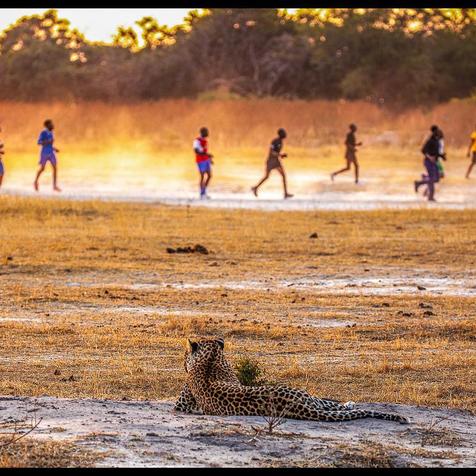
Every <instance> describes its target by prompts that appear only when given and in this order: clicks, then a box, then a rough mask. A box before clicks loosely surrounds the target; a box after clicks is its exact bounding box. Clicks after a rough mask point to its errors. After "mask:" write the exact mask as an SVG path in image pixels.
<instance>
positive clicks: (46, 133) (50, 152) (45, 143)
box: [33, 119, 61, 192]
mask: <svg viewBox="0 0 476 476" xmlns="http://www.w3.org/2000/svg"><path fill="white" fill-rule="evenodd" d="M44 126H45V128H44V129H43V130H42V131H41V134H40V137H39V138H38V145H41V153H40V161H39V162H38V164H39V166H40V168H39V169H38V172H37V173H36V177H35V182H34V183H33V186H34V187H35V190H36V191H37V192H38V190H39V188H38V180H39V178H40V175H41V174H42V173H43V172H44V170H45V167H46V164H47V162H49V163H50V164H51V167H52V168H53V190H54V191H55V192H61V189H60V188H59V187H58V184H57V174H58V165H57V160H56V154H57V153H58V152H59V150H58V149H57V148H56V147H54V146H53V143H54V141H55V138H54V135H53V129H54V128H55V126H54V124H53V121H52V120H51V119H47V120H46V121H45V122H44Z"/></svg>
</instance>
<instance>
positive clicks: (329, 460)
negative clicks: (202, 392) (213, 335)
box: [0, 397, 476, 467]
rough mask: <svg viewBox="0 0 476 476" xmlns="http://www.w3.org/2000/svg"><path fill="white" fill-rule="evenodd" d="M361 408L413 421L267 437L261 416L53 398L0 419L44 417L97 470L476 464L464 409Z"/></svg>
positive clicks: (10, 410) (49, 432)
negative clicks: (101, 454) (97, 455)
mask: <svg viewBox="0 0 476 476" xmlns="http://www.w3.org/2000/svg"><path fill="white" fill-rule="evenodd" d="M361 406H362V407H363V408H373V409H378V410H385V411H392V412H398V413H400V414H402V415H405V416H407V417H409V418H410V420H411V423H410V424H409V425H400V424H398V423H394V422H386V421H381V420H375V419H365V420H357V421H352V422H344V423H328V422H306V421H296V420H286V421H285V422H284V423H283V424H282V425H281V426H279V427H278V428H277V429H275V430H274V432H273V433H272V434H267V433H266V432H265V431H264V429H265V426H266V423H265V421H264V419H263V418H260V417H211V416H203V415H183V414H175V413H174V412H173V410H172V409H173V404H172V403H171V402H166V401H112V400H92V399H84V400H83V399H59V398H53V397H39V398H32V397H0V421H3V422H5V421H7V420H10V421H11V420H13V419H19V418H22V417H24V416H25V415H32V414H33V413H35V414H36V416H37V417H38V418H42V419H43V420H42V422H41V423H40V426H39V427H38V429H37V430H36V431H35V432H34V434H33V435H32V437H34V438H38V439H42V440H56V441H74V442H75V443H76V444H77V445H79V447H84V448H93V449H95V450H106V451H109V452H110V455H109V456H108V457H106V459H103V460H99V461H98V465H100V466H137V467H139V466H141V467H142V466H225V467H226V466H228V467H230V466H275V465H276V466H277V465H281V466H284V465H290V466H302V465H309V466H335V465H350V466H365V465H366V464H369V461H368V459H369V458H373V460H374V461H371V462H372V463H373V464H376V465H378V466H379V465H380V466H388V465H390V466H403V467H405V466H425V467H438V466H443V467H452V466H474V465H475V464H476V451H475V449H474V448H475V447H476V417H475V416H472V415H470V414H469V413H468V412H465V411H462V410H450V409H442V408H425V407H416V406H408V405H391V404H372V405H361ZM252 427H255V428H259V429H261V430H263V431H262V432H260V433H258V434H257V432H256V431H255V430H253V428H252ZM0 431H5V430H2V429H0ZM366 455H367V456H366ZM364 457H365V458H367V460H365V458H364ZM363 458H364V460H363Z"/></svg>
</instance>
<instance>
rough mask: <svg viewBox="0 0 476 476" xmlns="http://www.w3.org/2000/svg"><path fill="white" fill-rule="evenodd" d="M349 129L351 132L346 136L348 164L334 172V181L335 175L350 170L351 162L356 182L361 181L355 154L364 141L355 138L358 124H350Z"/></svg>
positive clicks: (332, 177)
mask: <svg viewBox="0 0 476 476" xmlns="http://www.w3.org/2000/svg"><path fill="white" fill-rule="evenodd" d="M349 129H350V132H349V133H348V134H347V136H346V138H345V160H347V165H346V167H344V168H343V169H340V170H338V171H337V172H334V173H332V174H331V180H332V181H334V177H335V176H336V175H339V174H341V173H342V172H347V171H348V170H350V166H351V164H354V172H355V183H359V163H358V162H357V156H356V155H355V153H356V152H357V147H359V146H361V145H362V142H357V139H356V138H355V133H356V131H357V126H356V125H355V124H350V126H349Z"/></svg>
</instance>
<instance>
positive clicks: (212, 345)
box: [185, 339, 225, 373]
mask: <svg viewBox="0 0 476 476" xmlns="http://www.w3.org/2000/svg"><path fill="white" fill-rule="evenodd" d="M187 343H188V345H187V349H186V351H185V371H186V372H187V373H189V372H191V371H192V370H193V369H194V367H195V366H196V365H197V364H198V363H202V362H204V361H207V360H210V359H215V358H216V356H217V355H218V354H219V353H223V349H224V347H225V342H224V341H223V339H210V340H202V341H199V342H197V341H191V340H190V339H188V340H187Z"/></svg>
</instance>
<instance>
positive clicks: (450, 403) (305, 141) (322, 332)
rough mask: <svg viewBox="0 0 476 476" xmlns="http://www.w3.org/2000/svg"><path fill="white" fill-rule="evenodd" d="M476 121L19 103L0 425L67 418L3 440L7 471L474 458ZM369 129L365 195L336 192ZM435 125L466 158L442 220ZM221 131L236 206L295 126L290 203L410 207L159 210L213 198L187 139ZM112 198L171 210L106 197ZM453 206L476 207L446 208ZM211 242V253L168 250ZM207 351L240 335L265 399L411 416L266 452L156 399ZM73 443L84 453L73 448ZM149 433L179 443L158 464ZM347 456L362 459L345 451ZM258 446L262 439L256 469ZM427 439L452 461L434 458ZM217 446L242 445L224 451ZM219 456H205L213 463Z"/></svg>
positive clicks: (446, 192)
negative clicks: (434, 169)
mask: <svg viewBox="0 0 476 476" xmlns="http://www.w3.org/2000/svg"><path fill="white" fill-rule="evenodd" d="M474 113H475V106H474V105H473V104H472V103H450V104H448V105H443V106H441V107H439V108H436V109H435V110H432V111H429V112H426V113H423V112H418V111H413V112H409V113H406V114H404V115H401V116H398V117H393V116H391V115H389V114H387V113H385V112H384V111H382V110H379V109H377V108H374V107H371V106H369V105H366V104H358V103H347V104H346V103H325V102H319V101H315V102H312V103H305V102H303V101H296V102H279V101H271V100H270V101H263V102H261V103H260V107H258V108H257V107H256V105H255V104H253V102H252V101H225V102H213V101H212V102H206V101H205V102H190V101H164V102H163V103H161V104H146V105H141V106H124V107H119V106H114V107H113V106H108V105H104V104H86V105H81V104H79V105H69V106H65V105H62V104H53V105H45V104H39V105H34V106H33V105H21V104H20V105H19V104H13V103H12V104H5V103H3V104H2V105H1V119H2V126H3V129H4V133H3V135H2V140H3V141H4V142H5V144H6V151H7V154H6V156H5V160H4V162H5V166H6V170H7V173H6V176H5V180H4V187H2V192H3V193H2V196H0V217H1V219H0V286H1V293H0V369H1V371H0V395H3V397H0V422H3V423H4V425H5V428H4V430H5V431H10V430H11V428H12V424H14V420H15V418H19V417H20V416H21V415H23V414H24V415H27V416H28V415H31V414H38V415H39V416H40V417H41V415H43V416H45V415H46V416H47V417H48V418H49V420H48V421H49V423H47V422H46V421H45V422H42V423H41V424H40V426H39V427H38V428H37V429H36V430H35V431H34V432H33V433H32V434H31V435H30V436H28V437H26V438H24V439H22V440H20V441H19V442H18V443H17V444H16V445H15V446H13V445H9V446H8V447H4V448H7V449H2V447H1V442H0V466H2V465H3V466H12V465H14V466H15V465H16V466H28V465H34V466H35V465H36V466H38V465H46V466H55V465H56V466H58V465H67V466H75V465H83V466H84V465H90V464H110V465H117V464H137V465H144V464H151V465H158V464H159V465H169V464H170V465H177V464H184V465H187V464H190V465H200V464H203V465H214V464H216V465H222V466H223V465H224V466H226V465H242V464H250V465H253V464H256V465H261V466H263V465H264V466H273V465H280V464H281V465H283V464H284V465H293V466H303V465H304V466H306V465H308V466H309V465H311V466H326V465H331V466H332V465H337V464H345V465H354V466H355V465H356V466H365V465H370V466H395V465H397V466H399V465H400V466H402V465H403V466H409V465H410V466H411V465H423V466H428V465H430V466H434V465H464V464H474V461H475V460H476V458H475V455H474V440H475V438H476V437H475V433H476V430H475V428H476V425H475V424H474V408H475V404H476V389H475V387H474V382H475V381H476V370H475V369H476V365H475V364H476V353H475V351H474V347H475V339H476V323H475V321H474V315H475V311H476V279H475V272H474V268H475V266H474V265H475V262H476V258H475V254H474V249H475V244H476V235H475V226H474V223H475V219H476V209H475V204H476V192H475V188H474V181H473V180H465V179H464V172H465V170H466V167H467V164H468V160H467V159H466V158H465V146H466V145H467V144H466V142H467V138H468V134H469V132H470V130H471V124H473V122H474V117H475V116H474ZM46 117H52V118H53V119H54V120H55V122H56V124H57V144H56V145H57V146H58V147H59V148H60V149H61V152H60V154H59V157H60V184H61V185H62V186H63V189H64V192H63V194H62V196H63V199H50V198H47V199H44V198H43V197H44V196H45V195H47V194H48V191H49V189H50V183H49V181H50V173H49V172H47V173H46V174H45V176H44V177H43V178H42V181H41V190H40V195H39V197H35V198H31V197H26V196H18V194H21V195H25V193H27V192H28V191H29V190H31V183H32V181H33V177H34V170H35V168H36V162H37V154H38V150H37V148H36V147H37V146H36V145H35V143H36V137H37V134H38V132H39V130H40V128H41V123H42V121H43V120H44V119H45V118H46ZM351 121H353V122H357V124H358V125H359V131H358V137H359V138H360V139H362V140H363V141H364V144H365V145H364V147H363V148H362V149H361V151H360V155H359V157H360V162H361V166H362V173H361V176H362V182H363V183H362V185H361V186H360V187H356V186H355V185H354V184H353V183H352V175H350V174H348V175H342V176H341V177H337V181H336V182H335V183H333V184H332V183H331V182H330V180H329V173H330V172H331V171H332V170H335V169H337V168H339V167H341V166H342V165H343V164H342V162H343V159H342V155H343V150H342V144H341V143H342V141H343V138H344V135H345V132H346V128H347V124H348V123H349V122H351ZM434 122H436V123H438V124H439V125H440V126H441V127H442V128H443V130H444V131H445V134H446V144H447V149H448V157H449V160H448V162H447V163H446V164H445V168H446V171H447V176H446V177H445V179H444V181H443V182H442V183H440V184H439V185H438V188H437V199H438V200H439V202H440V203H439V204H436V206H434V204H433V205H429V206H428V205H427V204H426V203H424V202H423V198H422V197H421V196H416V195H415V194H414V192H413V188H412V181H413V180H414V179H415V178H417V177H419V174H420V173H421V172H422V164H421V156H420V153H419V148H420V146H421V142H422V141H423V139H424V137H425V136H426V135H427V131H428V127H429V125H430V124H431V123H434ZM203 124H207V125H208V126H209V127H210V130H211V137H210V143H211V150H212V152H214V153H215V156H216V165H215V177H214V181H213V185H212V187H211V190H210V193H211V194H212V196H213V195H215V196H217V195H218V196H220V194H221V195H222V202H223V203H226V202H227V201H228V200H231V201H232V200H233V196H234V195H236V196H244V195H245V194H249V187H250V186H251V185H252V184H253V183H255V181H257V180H258V178H259V177H260V175H261V173H262V168H263V165H264V157H265V155H266V150H267V147H268V143H269V141H270V139H271V138H272V137H273V136H274V134H275V130H276V129H277V127H279V126H284V127H286V128H287V129H288V132H289V140H288V141H287V146H286V148H287V152H289V158H288V159H286V161H287V162H286V167H287V170H288V177H289V185H290V189H291V191H293V192H295V193H296V197H295V198H296V199H293V200H291V201H289V202H286V206H287V204H288V203H289V204H292V203H295V204H297V205H295V206H296V208H300V207H303V208H309V204H319V202H320V201H321V200H324V201H326V200H327V203H328V206H327V208H332V207H333V206H336V208H339V207H338V206H337V202H338V201H339V200H343V201H344V202H345V204H344V206H343V207H340V208H344V209H345V208H352V207H353V206H356V205H358V204H359V203H361V204H362V203H364V202H365V203H366V204H367V205H365V206H364V207H363V208H366V207H368V204H369V203H373V202H376V201H379V200H381V198H382V197H390V198H392V197H393V198H392V199H394V200H395V201H398V202H399V203H400V204H403V207H404V208H406V209H400V210H392V209H388V208H382V207H381V206H380V205H379V206H378V208H379V209H377V210H367V211H355V210H354V211H350V210H347V211H337V210H327V211H322V210H319V211H317V210H314V211H299V210H295V211H283V210H281V211H272V212H270V211H266V212H263V211H259V210H250V209H237V208H234V209H233V208H232V209H219V208H213V206H214V205H213V203H216V202H214V201H213V200H212V201H211V202H210V203H209V205H211V207H207V208H201V207H195V206H193V205H194V204H195V203H194V202H190V203H191V205H192V206H182V207H179V206H166V205H164V204H163V203H159V201H163V200H158V199H159V198H161V197H172V198H173V197H174V196H175V197H182V196H191V197H193V196H195V194H196V170H195V165H194V164H193V156H192V154H191V151H190V148H191V147H190V145H191V141H192V139H193V137H195V135H196V133H197V132H196V131H197V128H198V127H200V126H201V125H203ZM475 173H476V172H475ZM280 187H281V184H280V181H279V180H278V178H277V177H273V178H272V179H271V180H270V182H269V183H268V184H265V186H264V187H263V194H262V196H263V197H264V198H265V199H262V198H261V197H260V199H257V200H256V199H255V198H254V197H249V203H253V204H254V205H252V206H256V207H257V206H258V205H259V204H261V203H266V202H268V200H266V198H268V199H269V198H274V199H279V198H280V197H281V190H280ZM187 194H188V195H187ZM94 195H99V196H101V197H105V196H109V197H115V198H116V200H118V199H120V198H121V197H124V198H131V197H132V196H133V197H134V198H137V199H138V200H143V199H144V200H146V199H147V200H149V201H152V202H153V203H149V204H146V203H131V202H127V201H124V202H120V201H117V202H104V201H100V200H92V199H88V197H91V196H94ZM68 196H69V197H70V198H71V197H74V196H81V198H82V200H81V201H75V200H70V199H68ZM223 197H224V198H223ZM379 197H380V198H379ZM154 200H155V202H154ZM299 200H302V201H301V202H300V201H299ZM269 202H270V203H271V202H272V201H271V200H269ZM411 202H412V203H411ZM273 203H274V202H273ZM284 203H285V202H283V201H281V200H275V204H274V205H273V207H274V208H278V209H279V208H283V207H284ZM451 204H458V205H459V206H462V207H467V208H466V209H462V210H449V209H445V207H446V208H449V207H450V205H451ZM235 205H236V203H235ZM275 205H276V206H275ZM304 205H305V206H304ZM408 205H411V206H413V207H414V209H409V207H408ZM232 206H234V205H232ZM291 206H294V205H291ZM314 233H316V234H317V237H316V238H310V236H311V235H312V234H314ZM196 244H201V245H204V246H205V247H206V248H207V249H208V250H209V254H200V253H193V254H178V253H172V254H170V253H167V251H166V248H167V247H173V248H175V247H186V246H194V245H196ZM210 335H213V336H221V337H224V338H225V341H226V352H227V355H228V357H229V359H230V360H231V361H232V362H233V363H236V362H238V361H239V359H240V358H242V357H249V358H251V359H255V360H257V361H258V362H259V363H260V365H261V367H262V368H264V369H266V373H265V376H264V378H265V380H266V381H268V382H270V383H277V382H282V383H286V384H289V385H293V386H297V387H301V388H305V389H307V390H308V391H310V392H312V393H314V394H316V395H319V396H322V397H328V398H334V399H338V400H344V401H347V400H354V401H356V402H369V403H372V402H388V404H387V405H390V406H389V408H388V409H389V410H391V411H396V412H400V413H404V414H406V415H407V416H410V417H411V418H414V421H415V422H416V423H415V425H414V426H412V428H411V429H410V430H406V429H405V427H402V428H403V429H400V430H398V431H397V429H396V428H395V426H393V425H392V424H387V422H378V421H369V420H366V421H359V422H351V423H348V424H347V423H346V424H342V426H336V427H334V426H325V424H322V423H313V424H312V425H311V424H305V423H303V422H287V423H286V424H285V425H284V426H283V428H286V431H287V433H286V432H284V433H286V435H287V436H286V435H284V433H282V435H281V436H282V438H284V440H283V439H282V438H281V437H277V436H272V435H271V436H270V435H268V436H267V437H266V438H264V440H263V439H260V438H261V436H260V435H253V430H252V427H253V426H256V425H258V424H259V419H255V420H252V421H250V422H247V421H245V420H246V419H245V420H243V421H241V420H239V419H238V420H236V419H235V420H233V421H234V422H233V421H231V420H229V419H216V418H215V419H214V418H203V419H201V420H195V419H194V418H195V417H183V416H177V415H174V414H173V413H171V405H170V403H167V402H165V403H164V402H158V401H159V400H163V399H165V400H167V401H172V400H173V399H174V398H176V396H177V395H178V394H179V392H180V389H181V387H182V386H183V384H184V382H185V378H186V375H185V372H184V370H183V352H184V344H185V338H186V337H189V336H210ZM45 395H46V396H48V397H44V396H45ZM50 397H52V399H51V398H50ZM57 397H59V398H66V399H69V400H55V398H57ZM71 399H73V400H71ZM83 399H86V400H83ZM87 399H96V400H87ZM104 399H106V400H104ZM123 400H124V402H122V401H123ZM129 400H139V401H141V402H129ZM150 401H152V403H151V402H150ZM128 402H129V403H128ZM153 402H157V403H153ZM395 404H398V405H397V406H395ZM400 405H402V406H400ZM415 405H422V406H424V407H423V408H417V407H415ZM384 406H385V405H384ZM430 407H431V408H430ZM432 407H438V408H432ZM102 409H103V410H102ZM105 409H107V411H106V410H105ZM152 410H153V411H152ZM15 412H16V413H15ZM30 412H31V413H30ZM55 412H56V413H55ZM101 412H102V414H101ZM458 412H459V413H458ZM104 413H107V415H105V414H104ZM72 415H74V418H73V416H72ZM96 416H97V418H96ZM4 417H8V418H7V419H6V420H4ZM103 417H104V418H103ZM9 418H10V420H9ZM11 418H13V420H11ZM445 419H446V420H447V421H446V423H445V424H443V426H439V424H440V423H439V422H441V421H443V420H445ZM55 422H56V423H55ZM85 422H86V423H85ZM48 425H49V426H48ZM84 425H86V426H84ZM147 425H148V426H147ZM164 425H165V427H166V428H165V427H164ZM233 425H238V426H240V425H241V426H240V428H238V426H235V427H234V426H233ZM313 425H314V426H313ZM322 425H324V426H322ZM465 425H466V426H465ZM50 427H51V428H50ZM192 427H193V430H190V434H188V433H187V431H189V429H190V428H192ZM48 428H49V429H48ZM164 428H165V429H164ZM233 428H235V429H236V432H237V433H236V432H235V433H236V434H235V433H233V432H234V431H235V430H233ZM78 429H81V431H82V432H83V433H82V434H81V447H80V450H79V449H78V448H79V447H77V446H75V445H74V444H73V443H74V441H75V440H74V438H77V437H78V431H77V430H78ZM159 429H160V431H159ZM73 430H74V431H73ZM238 430H239V431H238ZM453 430H454V431H455V432H456V433H454V434H453V433H452V432H453ZM84 431H86V433H84ZM184 431H185V433H183V432H184ZM323 431H324V432H326V434H327V436H331V435H333V438H334V440H332V441H331V440H329V441H327V440H325V438H324V439H323V433H322V432H323ZM465 431H466V433H467V434H466V433H465ZM2 432H3V427H2ZM230 432H231V433H230ZM250 432H251V433H250ZM303 432H304V433H303ZM306 432H307V433H306ZM384 432H386V433H384ZM405 432H407V433H405ZM154 434H155V435H156V436H154ZM48 435H49V436H48ZM51 435H53V437H52V436H51ZM118 435H120V436H118ZM147 435H149V436H147ZM157 435H158V436H157ZM230 435H232V436H230ZM233 435H235V436H233ZM236 435H238V436H236ZM240 435H241V436H240ZM283 435H284V436H283ZM293 435H294V436H293ZM296 435H300V436H299V438H301V440H300V441H301V443H300V445H297V446H296V445H295V441H294V440H295V439H296V438H297V436H296ZM306 435H307V436H306ZM349 435H350V436H349ZM35 436H38V437H43V436H44V437H45V438H46V437H47V436H48V438H50V439H48V438H46V440H36V439H35ZM255 437H256V438H255ZM51 438H52V439H51ZM117 438H122V442H123V443H124V447H123V451H122V453H121V457H120V458H119V457H116V459H114V458H113V459H107V456H104V455H102V454H98V453H97V451H96V450H97V447H100V448H102V449H104V450H107V451H109V450H114V449H116V450H117V445H116V446H114V445H115V443H114V442H117ZM151 438H152V440H150V439H151ZM154 438H158V439H159V440H160V444H162V445H165V446H167V445H172V446H171V447H170V448H168V449H167V451H165V450H164V452H162V453H161V455H160V457H159V456H157V444H158V443H157V440H154ZM174 438H179V440H177V439H174ZM280 438H281V439H280ZM349 439H350V440H352V441H353V442H355V443H356V444H355V446H354V447H353V448H350V446H348V445H347V446H346V444H344V443H343V441H347V440H349ZM149 440H150V441H149ZM225 440H226V441H225ZM304 440H305V441H306V443H305V444H304V443H303V441H304ZM317 440H319V441H321V443H320V444H321V446H320V447H319V448H317V447H316V446H315V442H316V441H317ZM410 440H411V441H410ZM85 441H86V443H85ZM249 441H252V443H253V444H255V443H256V441H260V442H261V443H259V444H262V445H264V446H262V447H260V448H261V449H260V450H256V451H255V452H254V453H253V452H251V453H249V452H247V451H248V450H249ZM323 441H324V443H322V442H323ZM326 441H327V442H326ZM415 441H416V442H417V443H415ZM34 442H36V446H35V443H34ZM88 442H89V443H88ZM210 442H211V443H210ZM369 442H370V443H369ZM403 442H405V443H403ZM458 442H459V443H458ZM202 443H203V444H204V445H205V446H204V447H202V448H204V451H203V452H198V453H196V452H195V450H196V449H197V448H200V447H201V446H200V445H201V444H202ZM423 443H424V444H423ZM210 444H212V445H214V446H212V449H211V450H210V446H207V445H210ZM257 444H258V443H257ZM432 444H433V445H434V446H433V449H434V450H435V451H436V453H435V451H433V452H432V451H430V452H429V453H428V451H427V449H424V448H423V446H425V447H426V446H428V445H430V446H431V445H432ZM45 445H46V446H45ZM108 445H109V446H108ZM131 445H132V447H131ZM293 445H295V447H293ZM313 445H314V446H313ZM382 445H383V446H382ZM385 445H386V446H385ZM392 445H393V446H392ZM415 445H417V446H415ZM435 445H436V446H435ZM458 445H459V446H458ZM468 445H469V448H470V449H469V450H468ZM471 445H472V447H473V450H471ZM258 446H259V445H258ZM456 447H458V448H456ZM33 448H34V449H33ZM131 448H132V449H131ZM177 448H182V449H183V452H182V453H178V452H177ZM184 448H188V450H187V451H188V453H187V451H185V449H184ZM219 448H222V449H223V448H232V449H233V448H234V449H235V450H236V448H239V450H240V451H239V454H238V456H236V455H235V456H233V455H231V456H230V453H227V452H226V451H225V452H222V451H221V450H219ZM247 448H248V450H247ZM293 448H294V449H293ZM296 448H299V449H296ZM255 449H256V448H255ZM329 451H331V456H329ZM425 451H426V453H425ZM113 452H114V451H113ZM311 453H312V454H313V455H314V456H313V457H312V458H311V457H310V456H309V455H310V454H311ZM202 454H203V455H209V456H210V455H211V456H210V458H211V459H209V460H203V459H202V460H200V461H199V460H197V459H196V458H197V457H198V458H200V457H201V456H202ZM50 455H51V456H50ZM54 455H57V456H54ZM402 455H403V456H402ZM405 455H406V456H405ZM192 456H193V457H192ZM207 457H208V456H207ZM104 458H106V459H104ZM194 458H195V459H194ZM326 458H327V459H326ZM101 461H102V462H103V463H101Z"/></svg>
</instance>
